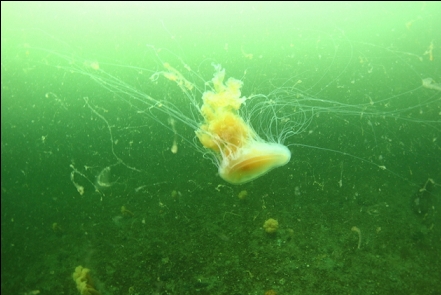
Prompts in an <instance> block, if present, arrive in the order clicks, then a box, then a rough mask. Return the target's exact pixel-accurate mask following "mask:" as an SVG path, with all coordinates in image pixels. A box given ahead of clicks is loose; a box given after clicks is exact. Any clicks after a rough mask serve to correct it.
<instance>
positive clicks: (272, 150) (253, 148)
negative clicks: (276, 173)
mask: <svg viewBox="0 0 441 295" xmlns="http://www.w3.org/2000/svg"><path fill="white" fill-rule="evenodd" d="M290 159H291V152H290V151H289V149H288V148H287V147H286V146H284V145H282V144H278V143H270V142H258V141H254V142H250V143H249V144H248V145H247V146H245V147H242V148H241V149H240V150H238V152H237V153H236V154H235V156H234V157H224V158H222V161H221V163H220V165H219V176H220V177H222V178H223V179H224V180H225V181H227V182H229V183H232V184H242V183H245V182H248V181H251V180H254V179H256V178H259V177H260V176H262V175H264V174H266V173H268V172H269V171H271V170H272V169H274V168H277V167H280V166H283V165H285V164H287V163H288V162H289V160H290Z"/></svg>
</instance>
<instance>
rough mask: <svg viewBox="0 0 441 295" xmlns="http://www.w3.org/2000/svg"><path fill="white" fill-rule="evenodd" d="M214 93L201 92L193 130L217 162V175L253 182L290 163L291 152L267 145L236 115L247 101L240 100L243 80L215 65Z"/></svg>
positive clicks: (285, 148) (209, 91)
mask: <svg viewBox="0 0 441 295" xmlns="http://www.w3.org/2000/svg"><path fill="white" fill-rule="evenodd" d="M215 69H216V71H215V74H214V77H213V79H212V80H211V82H212V84H213V90H208V91H206V92H204V93H203V95H202V101H203V104H202V106H201V108H200V112H201V114H202V116H203V118H204V120H203V122H202V124H201V125H200V126H199V128H198V129H197V130H196V136H197V138H198V139H199V141H200V143H201V144H202V145H203V146H204V147H205V148H207V149H210V150H211V151H213V152H214V153H215V155H216V157H217V159H218V166H219V167H218V170H219V176H220V177H222V179H224V180H225V181H227V182H229V183H232V184H241V183H245V182H248V181H251V180H253V179H256V178H258V177H260V176H262V175H264V174H266V173H267V172H268V171H270V170H272V169H274V168H277V167H280V166H283V165H285V164H286V163H288V162H289V160H290V158H291V152H290V151H289V149H288V148H287V147H286V146H284V145H283V144H280V143H275V142H266V141H264V140H263V139H262V138H261V137H259V135H258V134H257V133H256V132H255V131H254V129H253V128H252V126H250V124H249V123H246V122H245V121H244V119H243V118H242V117H241V116H240V115H239V113H238V110H239V109H240V107H241V105H242V104H243V103H244V102H245V101H246V98H245V97H241V87H242V81H240V80H237V79H234V78H229V79H228V80H227V81H226V82H224V79H225V69H222V67H221V66H220V65H217V66H215Z"/></svg>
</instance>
